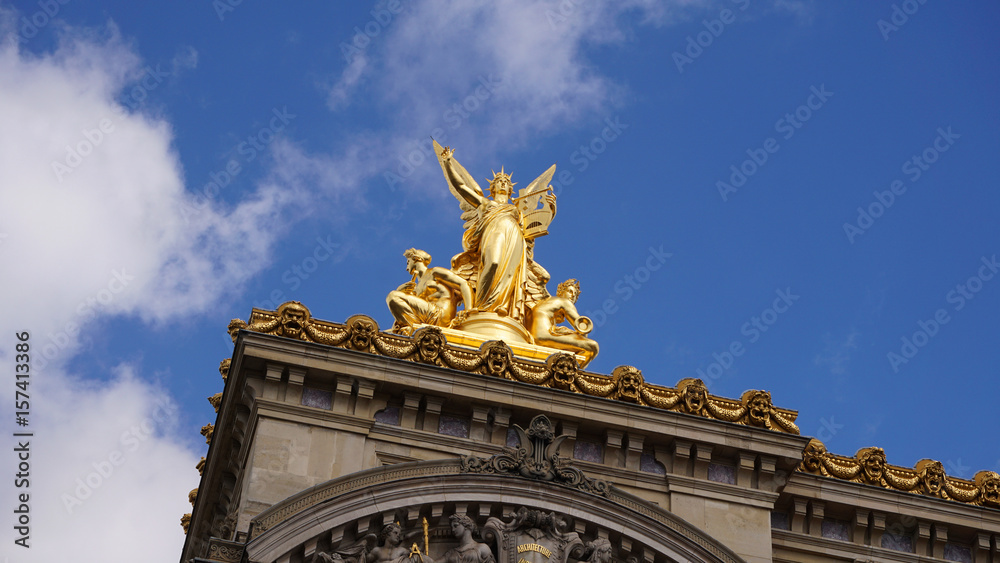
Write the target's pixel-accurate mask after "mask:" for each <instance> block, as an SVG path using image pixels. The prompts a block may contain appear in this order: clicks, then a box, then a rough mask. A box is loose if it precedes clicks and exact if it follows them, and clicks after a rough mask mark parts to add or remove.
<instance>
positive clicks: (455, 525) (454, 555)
mask: <svg viewBox="0 0 1000 563" xmlns="http://www.w3.org/2000/svg"><path fill="white" fill-rule="evenodd" d="M449 521H450V522H451V531H452V534H454V535H455V537H456V538H457V539H458V547H454V548H452V549H449V550H448V551H447V552H445V554H444V557H443V558H442V560H443V562H444V563H496V558H495V557H494V556H493V551H491V550H490V546H488V545H486V544H485V543H482V542H477V541H476V540H475V539H474V538H473V536H475V535H476V532H478V526H476V523H475V522H474V521H473V520H472V518H469V517H468V516H466V515H465V514H452V515H451V517H450V518H449Z"/></svg>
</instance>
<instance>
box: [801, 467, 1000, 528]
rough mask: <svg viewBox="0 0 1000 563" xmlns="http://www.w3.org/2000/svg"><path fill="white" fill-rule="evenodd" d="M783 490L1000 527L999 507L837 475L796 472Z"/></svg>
mask: <svg viewBox="0 0 1000 563" xmlns="http://www.w3.org/2000/svg"><path fill="white" fill-rule="evenodd" d="M783 494H785V495H792V496H796V497H801V498H807V499H817V500H821V501H823V502H827V503H834V504H840V505H843V506H849V507H856V508H864V509H868V510H875V511H881V512H885V513H887V514H925V515H926V518H927V519H928V520H935V521H938V522H942V523H948V524H952V525H959V526H965V527H968V528H972V529H978V530H991V529H993V530H996V529H1000V511H997V510H993V509H989V508H985V507H981V506H975V505H970V504H966V503H956V502H952V501H948V500H944V499H939V498H933V497H927V496H924V495H915V494H911V493H907V492H903V491H895V490H892V489H886V488H884V487H879V486H873V485H867V484H864V483H855V482H851V481H846V480H842V479H837V478H835V477H824V476H821V475H812V474H809V473H803V472H796V473H793V474H792V475H791V476H790V477H789V480H788V483H787V484H786V485H785V488H784V490H783Z"/></svg>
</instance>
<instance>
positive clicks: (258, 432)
mask: <svg viewBox="0 0 1000 563" xmlns="http://www.w3.org/2000/svg"><path fill="white" fill-rule="evenodd" d="M473 352H474V351H473ZM542 364H544V362H542ZM226 370H227V376H226V379H225V390H224V393H223V396H222V401H221V404H220V406H219V410H218V418H217V420H216V421H215V425H214V431H213V432H212V433H211V435H210V449H209V453H208V455H207V459H206V461H205V463H204V466H203V469H202V482H201V485H200V487H199V491H200V492H199V493H197V498H196V501H195V507H194V510H193V511H192V517H191V519H190V524H189V528H188V536H187V541H186V543H185V547H184V552H183V554H182V556H181V561H182V563H183V562H187V561H192V560H195V561H241V560H244V561H250V562H258V563H272V562H281V563H298V562H305V563H310V562H312V561H335V560H337V559H343V560H344V561H345V562H346V563H351V562H352V561H355V562H358V563H362V562H363V563H374V562H376V561H399V562H400V563H401V561H402V559H404V558H405V559H407V560H408V563H416V561H418V560H419V561H423V562H424V563H431V562H434V561H442V560H445V561H451V560H452V559H454V558H455V553H459V551H455V550H458V549H459V548H460V547H461V545H464V544H462V541H466V542H470V541H472V540H468V539H467V540H461V539H460V538H459V536H458V532H457V531H455V529H454V520H455V519H454V518H450V517H451V516H453V515H459V516H465V517H468V518H469V519H470V520H471V522H472V523H473V524H474V525H475V526H476V527H477V528H478V530H477V534H476V539H475V542H473V543H470V544H468V545H478V544H479V543H483V544H486V545H488V546H489V550H487V552H489V551H490V550H492V553H493V555H494V556H496V557H497V558H498V559H497V561H500V560H501V559H508V560H509V563H519V561H523V562H526V563H562V561H575V560H591V561H599V562H600V563H607V561H610V560H611V559H613V560H615V561H622V562H625V561H635V562H637V563H638V562H640V561H647V562H649V563H666V562H669V561H713V562H715V561H746V562H765V561H782V562H786V561H787V562H805V561H809V562H813V561H815V562H821V561H822V562H834V561H837V562H844V561H847V562H853V561H901V562H916V561H975V562H977V563H1000V551H998V546H997V543H998V541H1000V510H997V509H994V508H991V507H987V506H976V505H972V504H962V503H958V502H952V501H948V500H942V499H937V498H929V497H927V496H922V495H917V494H912V493H908V492H901V491H895V490H888V489H885V488H879V487H875V486H871V485H868V484H864V483H855V482H850V481H845V480H838V479H835V478H831V477H828V476H823V475H815V474H810V473H808V472H803V471H797V469H798V468H799V467H800V464H801V463H802V459H803V450H804V449H805V448H806V446H807V444H809V442H810V439H809V438H808V437H804V436H800V435H798V434H797V433H792V432H787V431H786V432H782V431H778V430H777V429H768V428H764V427H757V426H754V425H751V424H738V423H734V422H726V421H724V420H719V419H716V418H711V417H706V416H696V415H693V414H688V413H685V412H676V411H670V410H664V409H661V408H654V407H652V406H649V405H646V404H641V401H637V402H629V401H624V400H610V399H609V398H605V397H599V396H591V395H588V394H585V393H582V392H579V390H576V389H572V388H570V389H569V390H566V389H559V388H557V387H555V386H543V385H535V384H530V383H524V382H521V381H517V380H515V379H513V378H510V377H498V376H494V375H489V374H487V373H468V372H463V371H459V370H457V369H451V368H449V367H445V366H440V365H431V364H429V363H421V362H419V361H407V360H403V359H396V358H392V357H386V356H383V355H376V354H373V353H370V352H367V351H359V350H357V349H345V348H343V347H336V346H331V345H328V344H323V343H317V342H308V341H304V340H302V339H297V340H296V339H290V338H284V337H281V336H276V335H273V334H261V333H258V332H250V331H246V330H243V331H240V332H239V333H238V338H237V339H236V348H235V351H234V354H233V357H232V361H231V363H230V364H228V365H226ZM640 379H641V374H640ZM768 400H769V397H768ZM783 412H784V413H786V414H785V415H783V416H785V417H786V419H787V418H788V417H791V420H794V413H792V414H788V413H791V411H783ZM538 415H545V417H547V418H546V419H545V420H547V421H549V422H550V424H551V434H552V436H551V438H552V439H551V440H550V441H549V442H546V444H548V445H545V444H542V443H541V442H539V444H542V445H539V446H538V448H537V449H536V450H531V449H530V448H529V444H528V443H527V442H528V441H530V440H531V439H529V438H528V436H529V434H528V431H529V430H530V429H531V428H532V427H533V423H537V422H536V421H537V420H538V419H537V418H536V417H538ZM789 424H791V423H789ZM543 434H544V432H543ZM560 437H561V438H560ZM532 443H534V442H532ZM505 448H506V449H505ZM520 450H525V451H523V452H521V453H518V452H519V451H520ZM529 450H530V451H529ZM553 455H554V456H555V457H553ZM497 456H500V457H497ZM470 460H472V461H470ZM475 460H499V461H490V462H489V463H486V462H482V463H480V462H476V461H475ZM511 460H513V461H511ZM484 463H485V466H488V467H492V468H493V469H482V467H484V465H483V464H484ZM545 464H548V465H545ZM494 466H495V467H494ZM543 466H544V467H547V468H548V469H546V470H544V471H543V470H542V469H541V468H543ZM512 467H513V469H512ZM580 483H585V484H586V483H590V485H581V484H580ZM595 483H596V484H595ZM601 483H604V484H606V486H605V485H601ZM394 522H398V524H399V528H400V533H401V536H402V537H403V538H405V539H402V540H400V541H401V543H400V546H396V547H395V548H394V550H395V551H394V550H393V549H389V548H390V547H392V545H391V544H392V541H393V540H391V539H383V538H379V537H378V536H379V535H380V534H381V533H382V532H383V531H384V530H385V529H386V528H387V527H391V524H392V523H394ZM459 527H460V528H461V526H459ZM518 534H520V536H519V535H518ZM524 534H528V535H531V536H532V537H536V536H537V538H538V540H537V543H538V545H541V546H548V547H544V551H548V552H549V555H545V552H544V551H538V550H537V549H542V548H537V549H536V548H532V549H535V551H532V552H531V553H528V554H527V555H524V556H523V557H522V556H518V555H517V554H516V553H514V551H510V550H506V551H505V548H504V547H503V545H504V544H503V541H505V540H504V538H508V539H509V538H515V537H521V538H522V540H523V538H525V537H528V536H525V535H524ZM522 540H517V541H515V540H510V541H514V543H512V544H510V546H513V547H511V549H514V548H515V547H517V546H523V545H529V543H525V542H526V541H527V540H523V541H522ZM518 541H519V542H521V543H517V542H518ZM545 542H548V543H545ZM411 544H412V545H411ZM515 544H516V545H515ZM531 545H533V544H531ZM605 545H606V546H608V547H603V548H602V546H605ZM414 546H415V547H414ZM404 548H405V549H404ZM401 549H403V550H404V551H407V552H408V554H407V555H406V556H405V557H404V555H403V554H402V552H398V553H397V551H398V550H401ZM469 549H470V550H472V551H467V552H461V553H466V555H463V557H464V559H463V563H485V562H484V561H478V560H477V561H473V560H474V559H476V557H480V559H482V556H481V555H480V556H475V555H468V554H469V553H473V554H474V549H473V548H469ZM525 549H527V548H525ZM602 549H603V551H602ZM608 549H610V551H608ZM414 550H416V553H417V554H415V553H414ZM529 551H530V550H529ZM390 552H392V553H390ZM390 555H391V557H390ZM557 559H558V560H559V561H557ZM505 563H506V561H505Z"/></svg>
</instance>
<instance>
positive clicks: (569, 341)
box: [530, 279, 598, 365]
mask: <svg viewBox="0 0 1000 563" xmlns="http://www.w3.org/2000/svg"><path fill="white" fill-rule="evenodd" d="M578 297H580V282H579V281H577V280H575V279H568V280H566V281H564V282H562V283H561V284H559V287H558V289H557V290H556V297H548V298H546V299H543V300H542V301H539V302H538V303H537V304H536V305H535V307H534V308H533V309H532V310H531V323H530V324H531V336H532V338H533V339H534V340H535V344H538V345H540V346H548V347H550V348H558V349H560V350H568V351H570V352H576V353H579V354H581V355H583V356H584V358H586V361H585V362H584V365H586V364H587V363H589V362H590V360H592V359H594V356H596V355H597V352H598V345H597V342H595V341H593V340H591V339H589V338H587V334H589V333H590V331H591V330H593V328H594V322H593V321H591V320H590V318H588V317H585V316H583V315H581V314H580V313H579V312H577V310H576V300H577V298H578ZM563 321H569V324H570V325H572V326H573V328H572V329H570V328H569V327H565V326H559V323H561V322H563Z"/></svg>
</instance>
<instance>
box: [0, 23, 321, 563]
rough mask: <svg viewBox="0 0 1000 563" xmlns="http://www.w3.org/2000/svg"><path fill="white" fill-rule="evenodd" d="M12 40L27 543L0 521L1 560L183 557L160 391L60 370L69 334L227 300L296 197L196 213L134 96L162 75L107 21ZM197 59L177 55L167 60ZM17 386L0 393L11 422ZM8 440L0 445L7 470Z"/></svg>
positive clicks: (3, 100)
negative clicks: (50, 44)
mask: <svg viewBox="0 0 1000 563" xmlns="http://www.w3.org/2000/svg"><path fill="white" fill-rule="evenodd" d="M0 16H2V18H0V19H3V18H8V21H9V16H10V14H9V12H8V13H4V14H0ZM0 27H3V26H0ZM6 29H7V31H8V32H10V31H11V28H10V26H9V25H7V26H6ZM10 39H11V38H10V37H9V36H8V37H6V38H4V41H3V42H2V45H3V47H0V114H2V115H3V116H4V127H3V128H2V129H0V234H2V236H0V261H2V263H3V265H4V266H3V268H0V287H2V288H3V289H4V295H5V300H4V314H3V315H0V334H3V335H4V337H3V338H2V339H0V361H2V364H0V365H4V366H8V367H9V366H12V364H13V360H14V358H13V357H12V352H13V349H14V348H13V346H14V342H13V339H12V335H13V334H14V333H15V332H20V331H25V330H27V331H30V332H31V339H30V346H31V357H32V364H33V369H34V377H33V378H32V379H31V380H30V381H31V384H30V387H29V391H30V393H29V394H30V396H31V409H30V410H31V417H30V418H29V420H30V425H29V427H28V428H29V429H30V430H32V431H34V432H35V436H34V437H32V438H30V440H31V457H30V465H31V470H30V472H31V476H30V484H31V486H30V493H31V500H30V503H29V504H30V507H31V531H32V533H31V539H30V542H31V544H32V548H31V549H30V550H23V551H21V549H22V548H18V547H13V548H11V546H13V543H12V542H13V539H14V538H13V537H11V535H12V534H13V530H12V529H11V527H10V526H5V529H6V532H4V534H3V538H4V540H3V541H4V546H5V547H4V548H3V552H4V553H5V554H9V555H10V556H11V557H12V558H13V559H12V560H16V561H56V560H61V559H65V558H66V557H67V554H70V553H71V554H72V555H71V557H72V558H73V559H74V560H75V561H81V562H84V563H85V562H88V561H95V562H96V561H108V560H111V561H127V560H131V559H134V558H136V554H140V553H141V554H143V555H142V556H141V557H142V558H145V559H153V560H162V561H176V558H177V554H179V553H180V550H181V545H182V542H183V534H182V530H181V527H180V524H179V522H180V516H181V515H182V514H183V513H185V512H189V511H190V510H191V506H190V505H189V504H188V502H187V493H188V491H190V490H191V489H192V488H194V487H195V486H197V482H198V474H197V471H196V470H195V468H194V465H195V463H196V461H197V458H198V455H196V454H195V453H194V452H192V451H190V450H189V449H187V448H186V447H185V446H183V445H182V444H184V443H186V441H187V440H186V439H183V438H181V437H180V436H179V434H178V432H177V430H178V429H177V428H176V425H177V424H176V413H173V414H171V412H172V410H176V409H172V407H171V405H172V403H171V401H170V397H169V395H168V394H167V393H166V392H165V391H163V390H162V389H161V388H160V387H158V386H157V385H155V384H151V383H149V382H147V381H145V380H144V379H148V378H142V377H139V376H138V375H136V374H135V373H134V372H135V371H136V370H138V369H139V368H137V367H134V366H127V365H126V366H121V367H119V368H117V369H116V370H115V373H114V374H113V377H111V378H110V380H108V381H104V382H99V381H95V380H93V379H91V378H86V377H83V376H81V374H79V373H75V372H74V371H73V370H72V369H71V368H69V367H67V366H69V365H71V364H70V360H71V359H72V357H73V355H74V353H75V352H76V351H77V350H78V348H79V346H80V344H79V336H78V333H79V331H80V330H81V329H85V327H87V326H90V327H93V326H94V324H95V323H96V322H97V321H98V320H100V319H103V318H108V317H110V316H114V315H132V316H136V317H139V318H141V319H143V320H144V321H147V322H151V323H165V322H169V321H171V320H173V319H177V318H186V317H187V316H189V315H191V314H192V313H199V312H202V311H205V310H206V309H208V308H209V307H212V306H217V305H218V304H219V303H223V304H224V301H225V298H226V297H227V296H228V294H227V293H225V292H226V291H234V292H235V291H238V290H239V287H240V284H241V283H242V282H244V281H246V280H248V279H249V278H250V277H251V276H253V275H254V274H256V273H257V272H258V271H260V270H261V269H262V268H264V267H265V266H266V265H267V264H268V261H269V253H270V251H271V248H272V246H273V244H274V243H275V237H277V236H280V234H281V233H282V228H283V227H282V225H286V224H287V221H286V219H285V218H284V217H283V216H284V214H286V213H288V212H289V211H290V210H291V209H293V208H296V207H298V206H301V205H304V204H303V199H302V198H303V196H302V193H303V192H301V191H299V190H298V189H296V187H295V186H288V185H285V184H283V183H282V178H280V177H275V178H272V179H271V180H270V181H268V182H267V183H265V184H261V185H260V186H259V187H258V189H257V190H256V191H254V192H253V193H252V194H251V195H250V196H248V197H245V198H244V199H243V200H241V201H240V202H238V203H237V204H235V205H234V206H229V205H226V204H224V203H222V202H221V201H219V200H218V199H209V200H207V201H204V202H203V204H199V201H198V200H196V199H195V198H194V195H193V194H192V192H191V191H188V190H187V189H186V188H185V184H184V180H183V170H182V167H181V164H180V160H179V156H178V154H177V153H176V150H175V148H174V147H173V131H172V128H171V125H170V124H169V123H168V122H167V121H165V120H164V119H162V118H158V117H154V116H150V115H148V114H147V113H145V112H144V111H142V109H141V105H135V104H134V102H136V101H137V100H139V99H140V98H139V95H138V94H140V93H148V92H141V89H146V90H151V89H153V88H156V87H166V86H160V83H161V81H162V79H163V77H161V76H158V75H157V74H156V73H161V72H165V71H162V70H160V69H159V67H157V66H156V65H155V64H154V65H151V64H148V63H146V62H144V61H142V60H141V58H140V56H139V55H138V54H137V53H136V52H135V51H134V50H133V49H132V47H131V46H130V45H128V44H127V42H125V41H123V40H122V39H121V38H120V37H119V35H118V32H117V29H116V28H115V27H114V26H113V24H109V25H108V26H107V27H106V28H104V29H103V30H97V31H94V30H89V31H87V30H84V31H81V30H72V29H70V30H67V31H65V32H64V33H63V39H62V41H61V43H60V45H59V46H58V47H57V48H56V50H55V51H54V52H52V53H47V54H42V55H34V54H29V53H26V52H22V51H20V50H19V49H18V46H17V42H16V41H12V40H10ZM195 64H196V54H195V52H194V51H193V50H191V49H182V50H181V51H180V52H179V56H178V58H176V59H175V60H174V61H173V62H172V63H170V64H165V65H164V67H165V68H166V70H167V71H169V70H170V69H171V68H174V70H177V69H181V68H193V67H194V65H195ZM147 67H149V68H151V69H153V73H149V70H147ZM158 79H159V80H158ZM142 97H144V96H142ZM123 99H124V100H126V104H125V106H123V105H122V103H121V100H123ZM126 106H128V107H126ZM198 188H199V189H200V188H201V186H198ZM199 205H200V207H199ZM219 280H226V281H225V283H219ZM43 366H44V367H43ZM14 390H15V389H14V388H13V385H11V384H7V385H4V386H2V387H0V401H2V404H3V407H0V411H2V412H0V413H2V415H3V420H4V421H5V424H13V421H14V413H13V412H12V409H10V407H11V406H12V405H13V402H14ZM136 428H137V429H138V430H136ZM184 431H185V434H187V433H188V432H189V431H190V429H188V428H185V429H184ZM186 437H187V436H186ZM11 440H12V439H11V436H10V433H9V432H7V433H6V434H5V437H4V438H2V439H0V448H2V449H3V450H4V451H6V452H8V454H9V455H8V456H7V457H8V461H10V455H12V454H11V453H10V452H12V451H13V448H14V447H15V446H16V442H12V441H11ZM116 452H117V453H116ZM119 454H120V455H119ZM109 464H110V465H109ZM7 465H8V467H9V463H8V464H7ZM77 479H80V481H77ZM88 479H89V482H88ZM16 492H17V491H15V487H14V483H13V479H4V480H3V485H0V495H2V496H3V498H5V499H8V502H10V501H11V500H13V499H14V498H16V495H15V493H16ZM65 495H69V496H65ZM73 497H75V498H76V500H78V501H80V503H79V504H77V503H75V502H73V501H72V500H71V499H72V498H73ZM84 497H85V498H84ZM67 504H69V505H70V506H69V507H68V508H67ZM11 518H12V516H11V514H10V513H9V512H8V515H7V518H6V519H5V520H4V521H5V522H10V519H11Z"/></svg>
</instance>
